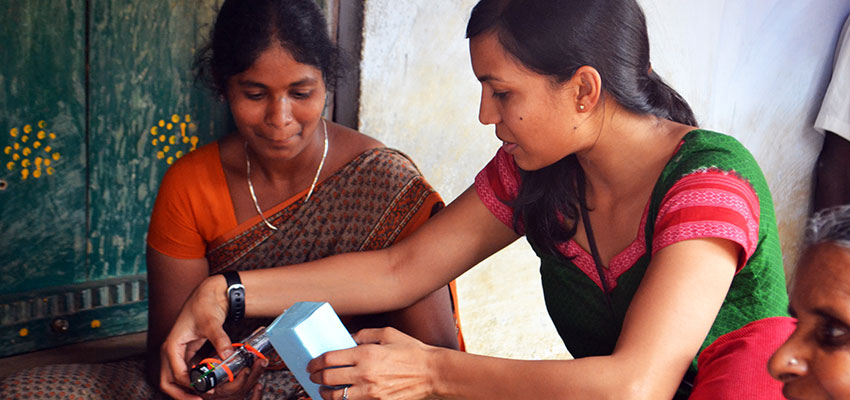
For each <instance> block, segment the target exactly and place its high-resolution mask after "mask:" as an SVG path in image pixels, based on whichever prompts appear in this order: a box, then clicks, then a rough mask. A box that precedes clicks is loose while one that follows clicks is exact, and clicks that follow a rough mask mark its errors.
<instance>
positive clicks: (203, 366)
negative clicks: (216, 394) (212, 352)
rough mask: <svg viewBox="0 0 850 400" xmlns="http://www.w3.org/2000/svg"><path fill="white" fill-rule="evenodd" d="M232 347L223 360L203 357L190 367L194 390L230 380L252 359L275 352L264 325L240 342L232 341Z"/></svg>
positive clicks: (252, 362)
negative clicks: (229, 353)
mask: <svg viewBox="0 0 850 400" xmlns="http://www.w3.org/2000/svg"><path fill="white" fill-rule="evenodd" d="M233 347H235V348H236V351H234V352H233V354H231V355H230V356H229V357H227V358H225V359H224V361H222V360H219V359H217V358H205V359H203V360H201V362H199V363H198V364H197V365H195V366H194V367H192V370H191V371H189V381H190V382H191V383H192V387H193V388H195V390H197V391H199V392H202V393H203V392H206V391H208V390H210V389H212V388H214V387H216V385H219V384H221V383H224V382H231V381H233V378H234V377H235V376H236V374H238V373H239V371H241V370H242V368H245V367H250V366H251V365H253V364H254V359H256V358H263V359H267V358H268V356H270V355H272V354H275V351H274V348H273V347H272V345H271V342H270V341H269V336H268V334H266V328H265V327H262V328H259V329H257V330H256V331H254V333H252V334H251V336H248V337H247V338H245V339H244V340H243V341H242V343H234V344H233Z"/></svg>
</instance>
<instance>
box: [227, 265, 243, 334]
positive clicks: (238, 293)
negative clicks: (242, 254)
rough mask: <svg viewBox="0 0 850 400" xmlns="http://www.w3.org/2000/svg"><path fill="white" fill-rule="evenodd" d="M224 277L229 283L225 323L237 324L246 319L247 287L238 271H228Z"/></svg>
mask: <svg viewBox="0 0 850 400" xmlns="http://www.w3.org/2000/svg"><path fill="white" fill-rule="evenodd" d="M222 275H223V276H224V279H225V280H226V281H227V302H228V308H227V319H226V320H225V323H229V324H235V323H237V322H239V321H241V320H242V318H244V317H245V286H242V280H241V279H239V273H238V272H236V271H226V272H223V273H222Z"/></svg>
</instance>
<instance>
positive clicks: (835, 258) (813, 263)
mask: <svg viewBox="0 0 850 400" xmlns="http://www.w3.org/2000/svg"><path fill="white" fill-rule="evenodd" d="M803 257H804V258H803V261H802V262H801V264H800V266H799V268H798V269H797V272H796V274H795V278H794V284H793V286H792V289H791V302H792V306H794V308H795V310H797V309H798V308H800V307H804V308H809V307H818V306H820V305H822V304H827V303H835V304H833V305H839V304H838V302H843V303H842V304H843V305H846V306H847V308H848V310H850V249H846V248H844V247H841V246H838V245H835V244H833V243H822V244H819V245H816V246H814V247H812V248H811V249H809V250H808V251H807V252H806V253H805V254H804V256H803ZM797 311H798V312H799V311H801V310H797Z"/></svg>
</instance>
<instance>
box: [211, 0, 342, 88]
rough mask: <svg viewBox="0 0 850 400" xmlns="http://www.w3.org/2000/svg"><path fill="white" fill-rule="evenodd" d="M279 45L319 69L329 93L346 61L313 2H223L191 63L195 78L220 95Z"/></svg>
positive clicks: (306, 0)
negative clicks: (205, 40) (206, 41)
mask: <svg viewBox="0 0 850 400" xmlns="http://www.w3.org/2000/svg"><path fill="white" fill-rule="evenodd" d="M278 44H280V45H281V46H283V47H284V48H285V49H286V50H287V51H289V52H290V53H291V54H292V57H293V58H294V59H295V61H298V62H299V63H302V64H307V65H312V66H314V67H316V68H317V69H319V70H320V71H322V77H323V79H324V81H325V86H326V87H327V88H328V90H329V91H330V90H333V88H334V87H335V85H336V82H337V80H338V79H339V78H340V77H341V76H342V74H343V73H344V71H345V69H346V65H345V63H346V61H345V57H344V56H343V54H342V52H341V51H340V49H339V48H338V47H337V46H336V45H335V44H334V43H333V42H332V41H331V39H330V37H329V36H328V28H327V23H326V22H325V17H324V15H323V14H322V10H321V9H320V8H319V6H318V5H317V4H316V2H315V1H314V0H226V1H225V2H224V4H222V6H221V9H220V10H219V12H218V16H217V17H216V20H215V25H214V26H213V29H212V33H211V35H210V39H209V42H208V43H207V44H206V45H205V46H204V47H203V48H201V50H200V51H199V52H198V55H197V57H196V59H195V70H196V75H197V78H198V79H199V80H201V81H202V82H204V83H205V84H207V86H209V87H210V88H211V89H212V90H213V91H214V92H216V94H219V95H224V94H226V92H227V81H228V80H229V79H230V77H232V76H234V75H236V74H239V73H241V72H243V71H245V70H247V69H248V68H250V67H251V65H253V64H254V61H256V60H257V57H259V55H260V53H262V52H263V51H265V50H266V49H268V48H269V46H272V45H278Z"/></svg>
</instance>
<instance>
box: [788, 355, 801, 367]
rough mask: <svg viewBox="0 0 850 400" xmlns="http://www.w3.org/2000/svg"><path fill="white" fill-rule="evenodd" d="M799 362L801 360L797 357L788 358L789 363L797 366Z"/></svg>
mask: <svg viewBox="0 0 850 400" xmlns="http://www.w3.org/2000/svg"><path fill="white" fill-rule="evenodd" d="M797 364H800V361H799V360H797V359H796V358H794V357H792V358H790V359H788V365H790V366H795V365H797Z"/></svg>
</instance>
